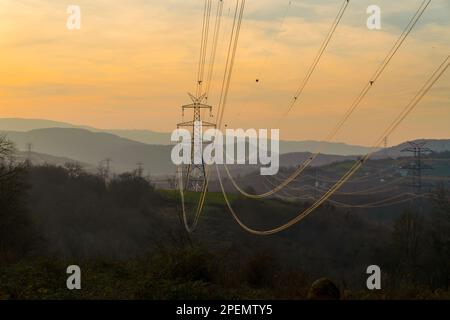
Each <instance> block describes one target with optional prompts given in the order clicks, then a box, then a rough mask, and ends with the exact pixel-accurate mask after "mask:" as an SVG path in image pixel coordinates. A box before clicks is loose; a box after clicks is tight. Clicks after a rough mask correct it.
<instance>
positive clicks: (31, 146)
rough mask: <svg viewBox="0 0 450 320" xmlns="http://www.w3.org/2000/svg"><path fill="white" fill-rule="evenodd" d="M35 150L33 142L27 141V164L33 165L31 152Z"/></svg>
mask: <svg viewBox="0 0 450 320" xmlns="http://www.w3.org/2000/svg"><path fill="white" fill-rule="evenodd" d="M32 151H33V144H32V143H30V142H29V143H27V164H28V165H31V164H32V163H31V154H32Z"/></svg>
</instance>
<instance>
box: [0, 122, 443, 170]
mask: <svg viewBox="0 0 450 320" xmlns="http://www.w3.org/2000/svg"><path fill="white" fill-rule="evenodd" d="M43 126H50V128H39V129H32V128H35V127H43ZM13 129H14V130H13ZM112 131H113V130H112ZM119 131H120V130H119ZM123 131H125V132H128V133H129V132H131V131H126V130H122V132H123ZM136 132H137V131H136ZM145 132H148V136H149V138H148V139H149V140H152V139H154V140H155V141H157V140H158V139H160V138H158V136H159V137H161V136H162V135H164V134H162V133H154V134H155V135H154V136H152V132H151V131H145ZM0 134H6V135H7V136H8V138H9V139H10V140H12V141H13V142H14V143H15V144H16V147H17V148H18V149H19V150H21V151H22V152H21V153H19V157H25V156H27V154H26V153H25V152H24V151H25V150H26V149H27V145H28V144H32V151H33V152H32V154H31V160H32V161H33V163H38V164H41V163H46V162H47V163H50V164H56V165H61V164H64V163H65V162H71V161H76V162H79V163H80V164H81V165H83V166H84V167H85V168H86V169H88V170H89V171H92V170H95V168H96V167H97V166H98V164H99V163H100V161H102V160H105V159H107V158H109V159H111V167H112V169H113V171H115V172H125V171H130V170H133V169H135V168H136V167H137V164H138V163H142V165H143V168H144V170H145V172H146V173H150V174H152V175H167V174H173V173H174V172H175V166H174V165H173V164H172V161H171V159H170V154H171V150H172V147H171V146H170V145H164V144H147V143H143V142H140V141H136V140H134V139H130V138H125V137H123V136H119V135H118V134H113V133H108V132H104V131H101V130H98V129H95V130H90V129H86V128H85V127H77V126H72V125H70V124H65V123H60V122H53V121H47V120H22V119H0ZM420 141H424V140H420ZM426 142H427V144H426V146H427V147H428V148H430V149H432V150H434V151H436V152H442V151H450V140H426ZM319 144H320V142H315V141H308V142H306V141H298V142H287V141H286V142H284V144H282V146H283V147H282V148H281V153H282V154H281V155H280V166H282V167H295V166H297V165H298V164H299V163H302V162H303V161H305V160H306V159H307V158H308V157H310V156H311V153H310V152H309V151H310V150H315V147H317V146H318V145H319ZM323 145H324V148H323V149H324V150H325V151H323V150H322V153H321V155H320V156H319V157H318V158H317V159H316V160H315V161H314V162H313V164H312V165H313V166H323V165H328V164H331V163H334V162H342V161H347V160H355V159H356V158H357V155H360V154H364V153H366V152H368V150H372V149H369V148H365V147H358V146H349V145H345V144H339V143H329V144H323ZM407 146H408V145H407V144H406V143H404V144H401V145H399V146H395V147H392V148H387V149H385V150H380V151H377V152H375V153H374V155H373V156H372V157H371V158H372V159H380V158H387V157H391V158H397V157H401V156H411V154H408V153H402V152H401V150H403V149H404V148H406V147H407ZM310 148H311V149H310ZM291 149H301V151H299V152H287V151H289V150H291ZM305 149H306V151H304V150H305ZM326 150H328V151H329V150H332V151H334V152H332V154H327V152H326ZM344 150H346V151H348V152H350V154H349V155H339V153H343V152H344ZM356 151H359V152H358V153H357V155H354V154H352V152H356ZM257 168H258V167H257V166H249V165H246V166H245V165H238V166H231V167H230V169H231V172H232V174H233V175H243V174H247V173H249V172H252V171H254V170H256V169H257Z"/></svg>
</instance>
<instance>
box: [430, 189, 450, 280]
mask: <svg viewBox="0 0 450 320" xmlns="http://www.w3.org/2000/svg"><path fill="white" fill-rule="evenodd" d="M430 236H431V246H432V251H433V261H432V264H433V273H434V277H433V278H434V282H436V283H437V284H439V285H442V284H443V285H444V286H445V287H446V288H448V287H449V285H450V195H449V194H448V191H447V190H446V189H445V188H444V186H440V187H439V188H438V190H437V191H436V192H435V194H434V197H433V209H432V212H431V230H430Z"/></svg>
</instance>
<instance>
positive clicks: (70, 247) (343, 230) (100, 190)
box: [0, 139, 450, 299]
mask: <svg viewBox="0 0 450 320" xmlns="http://www.w3.org/2000/svg"><path fill="white" fill-rule="evenodd" d="M12 151H13V148H12V145H10V144H9V143H8V142H7V140H6V139H1V140H0V158H1V159H0V160H1V161H0V208H1V210H0V299H259V298H261V299H262V298H267V299H271V298H273V299H305V298H307V297H308V291H309V290H310V287H311V284H312V283H313V282H314V280H316V279H318V278H321V277H324V276H325V277H328V278H330V279H331V280H333V282H334V283H335V284H336V285H337V286H338V288H339V289H340V297H341V298H342V299H449V298H450V294H449V292H450V291H449V282H450V281H449V280H450V268H449V266H450V238H449V237H450V200H449V195H448V193H447V191H446V190H445V189H444V188H440V189H439V190H438V191H436V193H435V197H434V201H433V204H432V210H431V211H430V212H420V211H418V210H417V209H416V208H411V207H409V208H408V207H405V208H404V210H403V213H402V214H401V215H400V217H399V218H398V219H396V220H395V221H390V222H386V221H382V222H381V221H377V220H371V219H370V217H365V216H359V215H355V214H353V213H352V212H351V211H341V210H338V209H336V208H333V207H331V206H324V207H322V208H320V209H319V210H318V211H317V212H316V213H315V214H314V215H312V216H310V217H309V218H308V219H306V220H305V221H304V222H303V223H302V224H300V225H298V226H296V227H294V228H293V229H291V230H289V231H288V232H285V233H282V234H280V235H277V236H273V237H269V238H258V237H254V236H249V235H247V234H246V233H245V232H243V231H241V230H240V229H239V228H238V227H237V226H236V224H235V223H234V222H233V221H232V219H231V218H230V217H229V215H228V214H227V212H226V210H225V208H224V206H223V204H222V203H221V202H220V200H219V197H218V195H215V196H212V197H211V198H210V200H209V202H208V203H207V210H206V211H205V214H204V216H203V217H202V223H201V225H200V226H199V229H198V231H197V232H196V233H195V234H194V235H193V236H192V237H188V236H187V235H186V234H185V233H184V232H183V229H182V227H181V224H180V221H179V212H180V207H179V203H178V199H177V198H176V196H175V195H174V194H173V193H171V192H161V191H157V190H154V188H153V187H152V186H151V184H150V183H149V182H148V181H146V180H145V179H144V178H142V177H141V176H140V175H139V174H138V173H136V172H134V173H127V174H123V175H120V176H117V177H113V178H112V179H110V180H108V181H106V180H105V178H104V176H102V175H101V174H99V175H92V174H87V173H86V172H84V171H83V170H82V169H81V168H79V167H78V166H76V165H74V164H68V165H66V166H65V167H52V166H38V167H33V166H31V164H27V163H25V164H17V163H15V162H14V160H13V159H12V158H11V157H10V155H11V154H12ZM193 197H194V196H193V195H191V196H189V197H188V203H189V202H192V203H194V202H195V201H194V200H195V199H193ZM191 198H192V199H191ZM232 200H233V204H234V206H236V207H237V208H239V210H240V212H241V214H242V217H243V219H244V220H245V221H246V222H247V223H249V224H251V225H253V226H255V227H261V228H264V227H267V226H273V225H277V224H279V223H281V222H283V221H286V220H287V219H288V218H289V217H292V215H293V214H295V212H297V211H298V208H299V207H302V206H307V205H308V204H305V203H292V202H283V201H279V200H268V201H264V202H260V203H255V202H252V201H249V200H246V199H243V198H240V197H237V196H235V197H233V198H232ZM374 263H376V264H378V265H380V266H381V268H382V270H383V286H382V287H383V290H381V291H378V292H376V293H370V292H369V291H367V289H365V279H366V278H367V275H366V274H365V270H366V267H367V266H368V265H371V264H374ZM72 264H77V265H80V266H81V267H82V279H83V280H82V287H83V289H82V290H80V291H76V292H72V291H69V290H67V288H66V279H67V274H66V268H67V266H68V265H72Z"/></svg>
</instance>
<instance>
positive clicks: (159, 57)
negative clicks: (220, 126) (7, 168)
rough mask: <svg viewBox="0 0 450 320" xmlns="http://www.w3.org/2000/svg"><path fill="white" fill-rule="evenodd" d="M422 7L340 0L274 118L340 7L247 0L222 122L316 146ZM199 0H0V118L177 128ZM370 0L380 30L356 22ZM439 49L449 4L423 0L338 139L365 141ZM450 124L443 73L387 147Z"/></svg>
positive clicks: (448, 25)
mask: <svg viewBox="0 0 450 320" xmlns="http://www.w3.org/2000/svg"><path fill="white" fill-rule="evenodd" d="M213 2H214V5H215V4H216V3H217V1H213ZM421 2H422V0H398V1H391V0H367V1H366V0H352V1H350V5H349V7H348V9H347V11H346V12H345V14H344V17H343V19H342V22H341V24H340V25H339V26H338V28H337V30H336V32H335V35H334V37H333V38H332V40H331V42H330V45H329V47H328V49H327V51H326V52H325V54H324V56H323V58H322V59H321V61H320V63H319V65H318V67H317V69H316V71H315V73H314V74H313V76H312V77H311V79H310V81H309V83H308V85H307V87H306V88H305V90H304V92H303V95H302V99H300V101H299V103H298V104H297V105H296V106H295V107H294V108H293V110H292V112H291V113H290V114H289V116H288V117H287V118H286V119H285V120H284V121H282V122H281V123H279V122H278V121H277V119H279V118H280V117H281V115H282V114H283V112H285V111H286V110H287V108H288V106H289V103H290V101H291V99H292V97H293V96H294V92H295V91H296V89H297V88H298V86H299V85H300V83H301V82H302V80H303V78H304V77H305V74H306V73H307V70H308V68H309V66H310V64H311V62H312V60H313V59H314V56H315V55H316V53H317V51H318V50H319V47H320V45H321V44H322V42H323V39H324V38H325V36H326V34H327V32H328V29H329V28H330V26H331V24H332V22H333V20H334V18H335V16H336V14H337V12H338V10H339V8H340V6H341V4H342V1H341V0H292V2H291V5H289V0H247V2H246V8H245V13H244V20H243V25H242V30H241V34H240V39H239V46H238V51H237V55H236V62H235V68H234V72H233V77H232V82H231V86H230V91H229V99H228V103H227V108H226V111H225V115H224V122H225V123H226V124H227V125H228V127H230V128H231V127H232V128H256V129H259V128H261V129H262V128H277V129H280V135H281V138H282V139H287V140H322V139H324V138H325V137H326V136H327V135H328V133H329V132H330V131H331V130H332V128H333V126H334V125H335V124H336V123H337V122H338V121H339V120H340V119H341V117H342V116H343V114H344V113H345V111H346V110H347V109H348V108H349V106H350V105H351V103H352V102H353V101H354V99H355V98H356V97H357V95H358V94H359V92H360V91H361V90H362V88H363V87H364V86H365V85H366V84H367V82H368V81H369V80H370V77H371V75H372V74H373V73H374V71H375V70H376V69H377V68H378V66H379V65H380V63H381V62H382V60H383V59H384V57H385V56H386V54H387V53H388V51H389V50H390V48H391V47H392V46H393V44H394V42H395V41H396V40H397V38H398V37H399V36H400V34H401V33H402V31H403V29H404V28H405V27H406V25H407V24H408V22H409V20H410V18H411V17H412V16H413V15H414V13H415V11H416V10H417V8H418V7H419V5H420V3H421ZM203 4H204V2H203V0H127V1H124V0H120V1H119V0H95V1H92V0H71V1H70V2H69V1H62V0H0V117H20V118H39V119H50V120H57V121H65V122H70V123H74V124H83V125H90V126H94V127H98V128H105V129H111V128H115V129H119V128H120V129H148V130H154V131H164V132H167V131H172V130H174V129H175V128H176V124H177V123H178V122H181V121H182V117H181V109H180V106H181V105H183V104H187V103H189V102H190V100H189V97H188V95H187V93H188V92H194V91H195V86H196V80H197V78H196V77H197V64H198V56H199V50H200V38H201V28H202V17H203ZM68 5H78V6H79V7H80V9H81V29H80V30H68V29H67V28H66V21H67V18H68V14H67V12H66V10H67V7H68ZM234 5H235V0H224V18H223V20H222V30H221V31H222V32H221V34H220V36H219V47H218V55H217V59H216V64H215V71H216V72H215V73H214V77H213V81H212V84H211V86H212V90H211V94H210V99H209V103H210V104H211V105H212V106H213V108H214V109H213V110H214V111H215V110H216V109H215V105H216V104H217V102H218V97H219V89H220V85H221V79H222V77H223V72H224V63H225V58H226V48H227V45H228V41H229V35H230V29H231V23H232V15H233V8H234ZM369 5H378V6H379V7H380V8H381V30H369V29H368V28H367V26H366V20H367V18H368V17H369V14H367V12H366V9H367V7H368V6H369ZM213 10H214V9H213ZM449 54H450V1H448V0H433V1H432V3H431V4H430V6H429V8H428V9H427V11H426V12H425V14H424V15H423V17H422V18H421V20H420V21H419V23H418V24H417V26H416V27H415V29H414V30H413V32H412V33H411V34H410V36H409V37H408V39H407V40H406V41H405V43H404V45H403V46H402V48H401V49H400V50H399V52H398V53H397V54H396V56H395V57H394V59H393V60H392V62H391V63H390V64H389V66H388V68H387V69H386V71H385V72H384V73H383V75H382V77H381V78H380V79H379V81H378V82H377V83H376V85H374V87H373V88H372V90H371V91H370V93H369V94H368V95H367V97H366V98H365V100H364V101H363V102H362V104H361V105H360V107H359V108H358V109H357V111H356V112H355V114H354V115H353V116H352V117H351V118H350V119H349V121H348V122H347V123H346V126H345V127H344V128H343V130H342V131H340V132H339V134H338V136H337V137H336V141H341V142H347V143H352V144H361V145H371V144H372V143H373V141H374V140H375V139H376V138H377V137H378V136H379V135H380V134H381V132H382V131H383V128H385V127H386V126H387V125H388V124H389V123H390V121H392V120H393V118H394V117H395V116H396V115H397V114H399V113H400V111H401V109H402V108H403V107H404V106H405V105H406V104H407V102H409V100H410V99H411V98H412V97H413V96H414V94H415V93H416V91H417V90H418V89H419V88H420V87H421V86H422V85H423V83H424V81H425V79H427V77H429V76H430V75H431V74H432V72H433V71H434V70H435V69H436V68H437V67H438V65H439V64H440V63H441V62H442V61H443V60H444V59H445V57H446V56H448V55H449ZM208 56H209V54H208ZM256 79H259V82H256V81H255V80H256ZM213 114H214V112H213ZM449 120H450V71H448V72H447V73H446V74H445V75H444V76H443V77H442V78H441V79H440V80H439V82H438V83H437V84H436V85H435V87H434V88H433V89H432V90H431V91H430V92H429V93H428V95H427V96H426V97H425V98H424V99H423V100H422V102H421V103H420V104H419V105H418V106H417V108H416V110H414V112H413V113H412V114H411V115H410V116H409V117H408V118H407V119H406V120H405V122H404V123H403V124H402V125H401V126H400V127H399V128H398V130H397V131H396V132H395V133H394V134H393V135H392V136H391V137H389V143H390V144H395V143H400V142H403V141H405V140H410V139H416V138H450V125H449V123H450V121H449Z"/></svg>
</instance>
